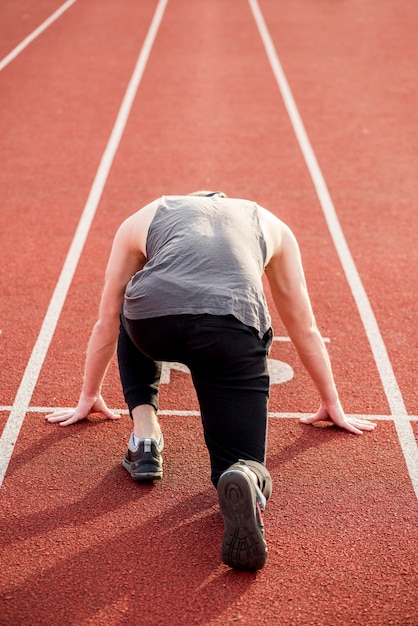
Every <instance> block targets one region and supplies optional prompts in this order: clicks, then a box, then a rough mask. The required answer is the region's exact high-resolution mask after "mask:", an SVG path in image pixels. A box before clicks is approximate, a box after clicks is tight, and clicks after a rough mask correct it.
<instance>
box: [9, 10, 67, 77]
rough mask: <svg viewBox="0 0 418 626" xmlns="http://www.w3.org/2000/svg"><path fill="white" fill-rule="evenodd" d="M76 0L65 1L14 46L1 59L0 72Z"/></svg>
mask: <svg viewBox="0 0 418 626" xmlns="http://www.w3.org/2000/svg"><path fill="white" fill-rule="evenodd" d="M76 1H77V0H68V1H67V2H64V4H63V5H62V6H61V7H60V8H59V9H57V10H56V11H55V13H53V14H52V15H50V16H49V17H48V18H47V19H46V20H45V21H44V22H42V24H41V25H40V26H38V28H35V30H34V31H33V32H32V33H31V34H30V35H28V36H27V37H26V38H25V39H24V40H23V41H21V43H20V44H19V45H17V46H16V48H13V50H12V51H11V52H9V54H8V55H6V56H5V57H4V58H3V59H2V60H1V61H0V72H1V70H4V68H5V67H6V66H7V65H9V63H11V62H12V61H13V59H15V58H16V57H17V56H18V54H20V53H21V52H22V51H23V50H24V49H25V48H27V46H28V45H29V44H31V43H32V41H34V40H35V39H36V38H37V37H39V35H41V34H42V33H43V32H44V30H46V29H47V28H48V26H51V24H53V23H54V22H55V21H56V20H57V19H58V18H59V17H61V15H62V14H63V13H65V11H66V10H67V9H69V8H70V7H71V6H72V5H73V4H74V3H75V2H76Z"/></svg>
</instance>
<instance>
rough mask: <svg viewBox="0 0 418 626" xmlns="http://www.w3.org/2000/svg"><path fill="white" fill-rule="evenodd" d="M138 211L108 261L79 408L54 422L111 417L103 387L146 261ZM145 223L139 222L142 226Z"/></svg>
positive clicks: (51, 418) (123, 228) (57, 415)
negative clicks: (129, 290) (124, 311)
mask: <svg viewBox="0 0 418 626" xmlns="http://www.w3.org/2000/svg"><path fill="white" fill-rule="evenodd" d="M136 216H137V214H136V215H135V216H133V217H131V218H129V219H128V220H126V221H125V222H124V223H123V224H122V226H121V227H120V228H119V230H118V232H117V233H116V236H115V239H114V241H113V245H112V250H111V253H110V257H109V261H108V264H107V269H106V275H105V283H104V288H103V292H102V296H101V301H100V307H99V317H98V320H97V322H96V324H95V325H94V328H93V331H92V334H91V337H90V340H89V343H88V346H87V353H86V360H85V368H84V380H83V386H82V389H81V393H80V398H79V401H78V405H77V407H76V409H75V410H73V409H71V410H64V411H56V412H55V413H52V414H51V415H49V416H47V420H48V421H50V422H60V423H61V424H62V425H63V426H67V425H69V424H73V423H75V422H77V421H79V420H80V419H83V418H84V417H86V416H87V415H89V414H90V413H94V412H100V413H103V414H104V415H105V416H106V417H108V418H110V419H115V418H116V417H118V416H117V415H115V414H113V413H112V411H110V410H109V409H108V408H107V406H106V404H105V402H104V400H103V398H102V395H101V386H102V382H103V379H104V377H105V374H106V372H107V369H108V367H109V364H110V361H111V359H112V357H113V355H114V353H115V350H116V345H117V340H118V335H119V324H120V312H121V308H122V303H123V298H124V293H125V288H126V285H127V283H128V282H129V280H130V278H131V277H132V276H133V274H135V273H136V272H137V271H138V270H140V269H141V268H142V267H143V265H144V263H145V254H144V252H143V251H142V246H141V245H139V246H138V243H137V242H138V239H139V240H140V239H141V237H140V236H138V224H137V223H138V221H139V222H140V220H138V219H137V217H136ZM140 226H141V224H140V223H139V227H140Z"/></svg>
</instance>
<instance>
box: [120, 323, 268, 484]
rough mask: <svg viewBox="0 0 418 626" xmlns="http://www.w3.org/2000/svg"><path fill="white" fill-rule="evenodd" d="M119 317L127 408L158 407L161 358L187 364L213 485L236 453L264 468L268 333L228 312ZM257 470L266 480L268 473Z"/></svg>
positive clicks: (122, 379) (123, 385) (234, 457)
mask: <svg viewBox="0 0 418 626" xmlns="http://www.w3.org/2000/svg"><path fill="white" fill-rule="evenodd" d="M121 320H122V324H121V329H120V335H119V342H118V361H119V371H120V377H121V382H122V387H123V392H124V396H125V400H126V403H127V405H128V408H129V410H130V412H132V410H133V409H134V408H135V407H136V406H138V405H141V404H150V405H152V406H153V407H154V408H155V410H157V409H158V388H159V382H160V375H161V364H162V361H172V362H173V361H175V362H180V363H184V364H185V365H187V367H188V368H189V369H190V372H191V375H192V380H193V384H194V387H195V389H196V394H197V398H198V401H199V406H200V412H201V416H202V425H203V432H204V437H205V442H206V445H207V448H208V451H209V456H210V461H211V469H212V474H211V478H212V482H213V483H214V485H215V486H216V484H217V482H218V479H219V477H220V475H221V474H222V472H224V471H225V470H226V469H227V468H228V467H230V466H231V465H232V464H233V463H235V462H236V461H238V459H245V460H252V461H256V462H258V463H257V464H256V465H255V466H254V467H252V468H251V469H254V470H255V469H256V467H257V465H258V464H262V465H263V466H264V462H265V449H266V435H267V405H268V397H269V375H268V370H267V352H268V345H269V342H270V339H271V331H269V332H268V333H266V336H265V337H264V338H263V339H260V337H259V336H258V333H257V331H256V330H254V329H253V328H250V327H249V326H246V325H244V324H242V323H241V322H239V321H238V320H237V319H236V318H234V317H233V316H230V315H228V316H215V315H207V314H201V315H170V316H165V317H157V318H152V319H145V320H129V319H126V318H125V317H123V316H122V318H121ZM259 469H260V471H258V472H256V473H257V474H259V478H260V484H263V481H264V482H265V481H266V480H267V477H268V472H267V470H265V468H259ZM263 471H264V474H265V475H264V474H263Z"/></svg>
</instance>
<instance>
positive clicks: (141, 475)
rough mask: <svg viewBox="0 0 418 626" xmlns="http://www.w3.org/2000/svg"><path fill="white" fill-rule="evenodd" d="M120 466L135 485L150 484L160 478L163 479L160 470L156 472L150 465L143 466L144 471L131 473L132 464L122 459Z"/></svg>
mask: <svg viewBox="0 0 418 626" xmlns="http://www.w3.org/2000/svg"><path fill="white" fill-rule="evenodd" d="M122 465H123V467H124V468H125V469H126V471H127V472H128V473H129V474H130V476H131V478H132V480H134V481H135V482H136V483H144V482H150V481H152V480H161V478H162V477H163V470H162V468H161V469H158V470H156V469H155V467H154V466H152V465H151V466H148V467H147V466H146V465H145V466H144V469H143V470H142V471H141V472H132V470H131V466H132V463H130V462H129V461H127V460H126V459H123V461H122Z"/></svg>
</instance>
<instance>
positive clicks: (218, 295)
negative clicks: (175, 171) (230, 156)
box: [124, 196, 271, 336]
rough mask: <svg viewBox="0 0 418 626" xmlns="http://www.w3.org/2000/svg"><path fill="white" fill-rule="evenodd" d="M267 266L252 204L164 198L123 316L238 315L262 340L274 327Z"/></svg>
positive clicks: (217, 198)
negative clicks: (265, 289) (265, 281)
mask: <svg viewBox="0 0 418 626" xmlns="http://www.w3.org/2000/svg"><path fill="white" fill-rule="evenodd" d="M265 258H266V244H265V241H264V237H263V233H262V231H261V227H260V222H259V216H258V207H257V204H255V203H254V202H249V201H247V200H236V199H233V198H222V197H219V196H214V197H210V198H207V197H198V196H163V197H162V198H161V199H160V200H159V204H158V208H157V210H156V213H155V215H154V218H153V220H152V222H151V224H150V227H149V230H148V237H147V262H146V264H145V266H144V267H143V269H142V270H140V271H139V272H137V273H136V274H135V275H134V276H133V277H132V279H131V280H130V282H129V283H128V285H127V287H126V292H125V301H124V315H125V316H126V317H127V318H128V319H144V318H145V319H146V318H152V317H161V316H164V315H178V314H185V313H193V314H196V313H209V314H211V315H233V316H234V317H236V318H237V319H238V320H240V321H241V322H243V323H244V324H246V325H248V326H252V327H253V328H256V329H257V331H258V332H259V334H260V336H263V335H264V333H265V332H266V331H267V330H268V329H269V328H270V325H271V320H270V315H269V312H268V309H267V304H266V300H265V297H264V292H263V286H262V278H261V277H262V274H263V272H264V264H265Z"/></svg>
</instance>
